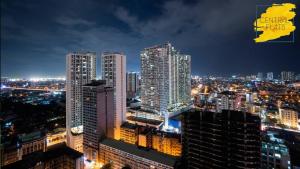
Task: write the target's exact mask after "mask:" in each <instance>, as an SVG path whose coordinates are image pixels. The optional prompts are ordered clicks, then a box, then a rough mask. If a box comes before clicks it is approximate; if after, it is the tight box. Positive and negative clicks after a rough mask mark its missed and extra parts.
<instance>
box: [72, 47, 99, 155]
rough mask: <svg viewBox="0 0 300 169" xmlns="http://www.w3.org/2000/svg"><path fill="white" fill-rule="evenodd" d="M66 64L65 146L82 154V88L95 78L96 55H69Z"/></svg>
mask: <svg viewBox="0 0 300 169" xmlns="http://www.w3.org/2000/svg"><path fill="white" fill-rule="evenodd" d="M66 63H67V64H66V74H67V80H66V129H67V144H68V146H69V147H71V148H73V149H75V150H78V151H80V152H82V151H83V149H82V148H83V147H82V132H83V126H82V125H83V122H82V99H83V97H82V86H83V85H85V84H87V83H90V82H91V81H92V80H94V79H95V78H96V53H94V52H74V53H69V54H67V57H66Z"/></svg>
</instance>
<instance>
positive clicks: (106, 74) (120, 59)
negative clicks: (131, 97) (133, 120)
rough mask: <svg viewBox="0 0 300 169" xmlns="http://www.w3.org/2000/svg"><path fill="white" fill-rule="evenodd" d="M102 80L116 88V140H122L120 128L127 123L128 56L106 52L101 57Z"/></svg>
mask: <svg viewBox="0 0 300 169" xmlns="http://www.w3.org/2000/svg"><path fill="white" fill-rule="evenodd" d="M101 69H102V79H103V80H106V84H107V85H108V86H111V87H113V88H114V138H115V139H117V140H118V139H120V126H121V125H122V123H123V122H124V121H126V56H125V55H124V54H122V53H114V52H104V53H102V55H101Z"/></svg>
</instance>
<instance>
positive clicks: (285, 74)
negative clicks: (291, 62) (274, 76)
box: [281, 71, 295, 81]
mask: <svg viewBox="0 0 300 169" xmlns="http://www.w3.org/2000/svg"><path fill="white" fill-rule="evenodd" d="M281 80H282V81H293V80H295V75H294V72H291V71H282V72H281Z"/></svg>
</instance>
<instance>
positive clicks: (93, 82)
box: [84, 80, 106, 86]
mask: <svg viewBox="0 0 300 169" xmlns="http://www.w3.org/2000/svg"><path fill="white" fill-rule="evenodd" d="M105 84H106V81H105V80H93V81H92V82H91V83H88V84H85V85H84V86H100V85H105Z"/></svg>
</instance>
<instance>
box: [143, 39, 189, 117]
mask: <svg viewBox="0 0 300 169" xmlns="http://www.w3.org/2000/svg"><path fill="white" fill-rule="evenodd" d="M190 92H191V57H190V56H189V55H182V54H180V53H179V52H177V51H176V50H175V49H174V47H172V45H171V44H170V43H166V44H163V45H157V46H153V47H149V48H145V49H144V50H143V51H142V52H141V100H142V105H141V106H142V108H143V109H144V110H148V111H152V112H154V113H158V114H163V113H164V112H172V111H174V108H175V107H176V108H177V107H178V105H180V104H186V105H187V104H189V103H190V97H191V96H190Z"/></svg>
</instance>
